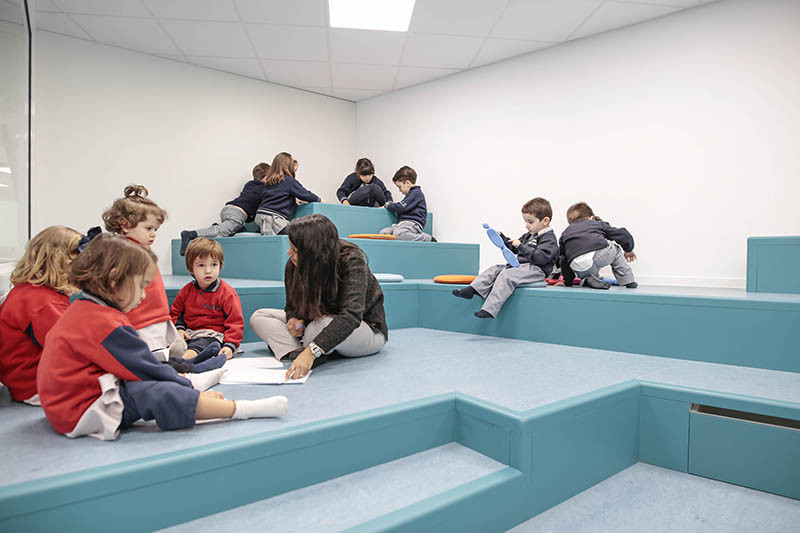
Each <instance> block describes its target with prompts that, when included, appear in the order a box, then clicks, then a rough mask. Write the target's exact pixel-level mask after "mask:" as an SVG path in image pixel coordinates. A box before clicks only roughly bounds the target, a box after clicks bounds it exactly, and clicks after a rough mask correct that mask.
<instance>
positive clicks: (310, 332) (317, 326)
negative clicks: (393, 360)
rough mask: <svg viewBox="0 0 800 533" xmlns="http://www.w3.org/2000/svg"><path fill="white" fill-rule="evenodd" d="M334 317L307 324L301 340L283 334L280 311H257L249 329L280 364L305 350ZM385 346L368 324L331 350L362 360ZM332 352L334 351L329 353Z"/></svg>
mask: <svg viewBox="0 0 800 533" xmlns="http://www.w3.org/2000/svg"><path fill="white" fill-rule="evenodd" d="M332 320H333V317H331V316H323V317H320V318H318V319H316V320H312V321H311V322H310V323H308V324H306V327H305V330H304V331H303V336H302V337H294V336H292V335H290V334H289V332H288V331H287V330H286V322H288V320H287V319H286V313H285V312H284V311H283V309H259V310H257V311H256V312H255V313H253V316H251V317H250V327H251V328H253V331H254V332H255V334H256V335H258V336H259V337H260V338H261V340H263V341H264V342H266V343H267V345H268V346H269V349H270V350H272V353H274V354H275V357H276V358H277V359H278V360H280V359H282V358H283V357H284V356H285V355H286V354H288V353H289V352H291V351H293V350H297V349H298V348H305V347H306V346H308V345H309V344H310V343H311V342H312V341H313V340H314V339H315V338H316V337H317V335H319V333H320V332H321V331H322V330H323V329H325V328H326V327H327V326H328V324H330V323H331V321H332ZM384 344H386V337H384V336H383V333H381V332H379V331H372V328H371V327H369V324H367V323H366V322H364V321H363V320H362V321H361V324H360V325H359V326H358V327H357V328H356V329H355V330H354V331H353V333H351V334H350V336H349V337H347V338H346V339H345V340H344V341H342V342H341V344H339V345H338V346H336V347H334V350H336V351H337V353H339V355H341V356H343V357H363V356H365V355H372V354H374V353H377V352H378V351H379V350H380V349H381V348H383V345H384ZM331 351H333V350H331Z"/></svg>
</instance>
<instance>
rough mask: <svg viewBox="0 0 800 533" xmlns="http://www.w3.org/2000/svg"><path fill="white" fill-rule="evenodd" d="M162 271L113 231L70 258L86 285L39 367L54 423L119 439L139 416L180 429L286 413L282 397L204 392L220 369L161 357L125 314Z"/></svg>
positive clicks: (77, 281) (72, 433)
mask: <svg viewBox="0 0 800 533" xmlns="http://www.w3.org/2000/svg"><path fill="white" fill-rule="evenodd" d="M156 271H157V270H156V266H155V255H153V253H152V252H151V251H149V250H147V249H146V248H144V247H143V246H139V245H136V244H134V243H133V242H131V241H129V240H126V239H123V238H121V237H119V236H116V235H111V234H108V233H106V234H103V235H100V236H99V237H97V238H95V239H94V240H93V241H92V242H91V243H90V244H89V246H87V247H86V249H85V250H84V251H83V252H82V253H81V254H80V256H78V258H77V259H76V260H75V261H74V262H73V263H72V269H71V274H70V283H71V284H72V285H74V286H75V287H77V288H79V289H81V291H82V292H81V293H80V295H79V297H78V299H77V300H76V301H75V302H74V303H73V304H72V305H70V306H69V308H68V309H67V310H66V312H64V314H63V315H62V317H61V319H60V320H59V321H58V323H57V324H56V325H55V326H53V328H52V329H51V330H50V333H49V335H48V339H47V345H46V346H45V348H44V352H43V353H42V358H41V360H40V363H39V370H38V374H37V387H38V390H39V396H40V398H41V402H42V408H43V409H44V413H45V416H46V417H47V420H48V421H49V422H50V424H51V425H52V426H53V429H55V430H56V431H57V432H58V433H62V434H64V435H66V436H68V437H73V438H74V437H79V436H82V435H90V436H92V437H96V438H98V439H101V440H113V439H116V438H117V436H118V434H119V430H120V428H125V427H129V426H131V425H132V424H133V423H134V422H136V421H137V420H139V419H144V420H153V419H155V421H156V424H157V425H158V427H159V428H161V429H179V428H188V427H193V426H194V425H195V423H196V420H197V419H211V418H236V419H240V418H252V417H275V416H282V415H283V414H285V413H286V409H287V407H288V400H287V399H286V398H285V397H283V396H275V397H272V398H264V399H261V400H255V401H249V402H248V401H235V402H234V401H231V400H226V399H225V397H224V396H223V395H222V394H221V393H219V392H215V391H206V392H201V390H203V391H205V389H207V388H209V387H211V386H213V385H214V384H216V383H217V382H219V378H220V376H221V375H222V372H223V371H222V370H221V369H219V370H215V371H211V372H205V373H203V374H187V375H186V376H187V377H185V376H181V375H180V374H178V373H177V372H176V371H175V370H174V369H173V368H172V367H171V366H169V365H165V364H161V363H159V362H158V361H156V359H155V358H154V357H153V354H152V353H151V352H150V350H149V348H148V346H147V345H146V344H145V343H144V342H143V341H142V339H140V338H139V336H138V335H137V334H136V331H135V330H134V329H133V327H132V326H131V323H130V321H129V320H128V318H127V315H126V313H129V312H130V311H131V310H132V309H134V308H135V307H136V306H137V305H138V304H139V303H140V302H141V301H142V299H143V298H144V296H145V287H147V286H148V285H149V283H150V278H152V277H153V276H154V275H155V274H156Z"/></svg>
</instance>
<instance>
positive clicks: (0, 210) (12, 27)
mask: <svg viewBox="0 0 800 533" xmlns="http://www.w3.org/2000/svg"><path fill="white" fill-rule="evenodd" d="M26 21H27V18H26V16H25V2H24V0H0V280H2V282H0V283H2V285H0V294H2V293H4V292H5V291H6V290H8V283H7V281H6V280H7V277H8V274H7V273H6V269H7V267H8V265H5V263H7V262H8V261H14V260H17V259H19V257H20V256H21V255H22V252H23V250H24V248H25V243H26V242H27V240H28V201H29V191H28V167H29V163H28V142H29V136H28V111H29V109H30V107H29V102H28V61H29V47H28V40H29V33H28V27H27V22H26ZM4 267H5V268H4ZM3 282H4V283H3Z"/></svg>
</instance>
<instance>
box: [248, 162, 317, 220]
mask: <svg viewBox="0 0 800 533" xmlns="http://www.w3.org/2000/svg"><path fill="white" fill-rule="evenodd" d="M298 166H299V163H297V161H296V160H295V159H294V158H293V157H292V155H291V154H289V153H286V152H281V153H279V154H278V155H276V156H275V158H274V159H273V160H272V165H271V166H270V169H269V172H267V175H266V176H265V177H264V185H265V188H264V193H263V194H262V196H261V204H260V205H259V206H258V210H257V211H256V217H255V222H256V225H257V226H258V228H259V230H260V232H261V234H262V235H284V234H285V233H286V226H288V225H289V219H291V218H292V217H293V216H294V211H295V209H296V208H297V200H302V201H304V202H321V201H322V198H320V197H319V196H317V195H316V194H314V193H313V192H311V191H309V190H308V189H306V188H305V187H303V185H302V184H301V183H300V182H299V181H297V180H296V179H295V172H296V170H297V168H298Z"/></svg>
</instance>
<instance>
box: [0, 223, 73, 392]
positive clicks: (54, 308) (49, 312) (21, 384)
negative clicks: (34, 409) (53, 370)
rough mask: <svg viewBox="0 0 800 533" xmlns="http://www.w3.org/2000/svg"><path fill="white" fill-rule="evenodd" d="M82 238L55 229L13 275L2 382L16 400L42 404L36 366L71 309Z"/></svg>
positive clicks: (0, 343)
mask: <svg viewBox="0 0 800 533" xmlns="http://www.w3.org/2000/svg"><path fill="white" fill-rule="evenodd" d="M80 240H81V234H80V233H78V232H77V231H75V230H74V229H71V228H67V227H64V226H51V227H49V228H47V229H45V230H43V231H41V232H40V233H39V234H38V235H36V236H35V237H34V238H33V239H31V241H30V242H29V243H28V246H27V247H26V248H25V253H24V255H23V256H22V259H20V260H19V262H18V263H17V265H16V267H15V268H14V271H13V272H12V273H11V282H12V283H13V284H14V288H13V289H11V292H9V293H8V296H7V298H6V299H5V300H4V301H3V303H2V304H0V381H2V382H3V383H5V384H6V386H8V391H9V393H11V398H13V399H14V400H16V401H18V402H25V403H27V404H30V405H40V403H39V396H38V394H36V368H37V367H38V366H39V358H40V357H41V355H42V347H43V346H44V345H45V338H46V336H47V333H48V332H49V331H50V329H51V328H52V327H53V325H54V324H55V323H56V321H57V320H58V319H59V318H60V317H61V315H63V314H64V311H66V310H67V306H69V295H70V294H72V292H73V288H72V287H71V286H70V284H69V281H68V278H69V268H70V265H71V264H72V261H73V260H74V259H75V257H77V255H78V243H79V242H80Z"/></svg>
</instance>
